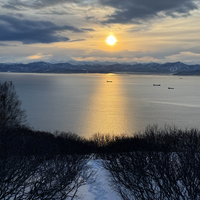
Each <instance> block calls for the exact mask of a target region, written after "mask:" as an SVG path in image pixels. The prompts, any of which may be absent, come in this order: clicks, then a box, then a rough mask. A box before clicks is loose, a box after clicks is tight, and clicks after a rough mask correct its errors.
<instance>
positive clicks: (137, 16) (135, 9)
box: [99, 0, 198, 24]
mask: <svg viewBox="0 0 200 200" xmlns="http://www.w3.org/2000/svg"><path fill="white" fill-rule="evenodd" d="M99 2H100V4H101V5H102V6H108V7H112V8H114V9H115V11H114V12H113V13H112V14H110V15H107V19H106V20H104V21H102V23H103V24H109V23H122V24H128V23H135V24H141V23H143V22H146V21H149V20H151V19H157V18H163V17H167V16H171V17H173V18H178V17H185V16H188V15H190V11H193V10H196V9H198V4H197V1H196V0H123V1H122V0H99Z"/></svg>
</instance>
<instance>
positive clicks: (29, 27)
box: [0, 15, 94, 44]
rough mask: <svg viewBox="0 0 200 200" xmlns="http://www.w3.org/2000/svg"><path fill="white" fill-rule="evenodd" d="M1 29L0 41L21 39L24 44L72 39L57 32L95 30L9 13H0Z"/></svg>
mask: <svg viewBox="0 0 200 200" xmlns="http://www.w3.org/2000/svg"><path fill="white" fill-rule="evenodd" d="M0 30H1V31H0V41H21V42H22V43H24V44H31V43H52V42H62V41H69V40H70V39H69V38H68V37H64V36H59V35H58V34H57V32H63V31H72V32H78V33H79V32H80V33H81V32H87V31H94V30H93V29H87V28H85V29H84V28H82V29H81V28H76V27H75V26H68V25H63V26H59V25H56V24H54V23H53V22H50V21H32V20H27V19H22V18H17V17H13V16H7V15H0Z"/></svg>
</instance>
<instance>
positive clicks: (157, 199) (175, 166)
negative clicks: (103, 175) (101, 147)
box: [102, 129, 200, 200]
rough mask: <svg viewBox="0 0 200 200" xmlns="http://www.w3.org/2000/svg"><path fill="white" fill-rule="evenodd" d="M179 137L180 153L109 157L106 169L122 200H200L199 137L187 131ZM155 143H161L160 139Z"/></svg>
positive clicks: (197, 134)
mask: <svg viewBox="0 0 200 200" xmlns="http://www.w3.org/2000/svg"><path fill="white" fill-rule="evenodd" d="M176 131H178V130H176ZM179 132H180V131H179ZM149 137H151V136H149ZM152 137H153V138H148V139H151V140H153V139H154V135H153V136H152ZM179 137H181V138H179V142H180V144H179V147H181V148H180V149H178V150H177V151H174V150H173V151H170V150H168V151H156V150H154V151H153V150H151V151H134V152H127V153H116V154H114V153H113V154H106V156H105V159H104V160H103V161H102V162H103V166H104V168H105V169H106V170H107V172H108V177H109V182H110V183H111V186H112V187H113V188H114V190H115V191H116V192H117V193H118V194H119V196H120V197H121V198H122V199H123V200H131V199H133V200H135V199H137V200H146V199H149V200H153V199H154V200H165V199H166V200H188V199H191V200H198V199H200V133H199V131H198V130H196V129H191V130H185V131H182V132H181V133H180V134H179ZM161 139H162V137H161ZM155 142H156V143H157V144H158V143H160V141H159V137H156V141H155ZM152 144H154V142H152Z"/></svg>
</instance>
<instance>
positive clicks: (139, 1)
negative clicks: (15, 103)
mask: <svg viewBox="0 0 200 200" xmlns="http://www.w3.org/2000/svg"><path fill="white" fill-rule="evenodd" d="M109 35H113V36H115V38H116V40H117V42H116V43H115V44H114V45H112V46H111V45H108V44H107V43H106V39H107V37H108V36H109ZM55 60H57V61H60V60H63V61H68V60H77V61H94V60H98V61H114V62H138V63H143V62H159V63H165V62H177V61H181V62H185V63H191V64H195V63H196V64H200V0H0V62H37V61H46V62H50V61H55Z"/></svg>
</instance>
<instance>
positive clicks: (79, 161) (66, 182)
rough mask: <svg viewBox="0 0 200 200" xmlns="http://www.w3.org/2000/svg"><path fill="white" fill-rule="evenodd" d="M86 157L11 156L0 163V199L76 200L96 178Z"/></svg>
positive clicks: (0, 160) (2, 159)
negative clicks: (89, 181) (80, 192)
mask: <svg viewBox="0 0 200 200" xmlns="http://www.w3.org/2000/svg"><path fill="white" fill-rule="evenodd" d="M86 163H87V156H75V155H73V156H72V155H69V156H64V157H60V156H56V157H52V158H46V157H43V156H25V157H23V156H10V157H7V158H1V159H0V165H1V166H0V199H2V200H9V199H23V200H37V199H38V200H44V199H45V200H47V199H49V200H57V199H60V200H66V199H70V200H73V199H77V198H78V196H77V191H78V189H79V188H80V187H81V186H82V185H84V184H86V182H87V181H88V180H89V179H90V177H91V176H92V175H93V174H94V172H93V170H91V169H90V168H88V167H87V165H86Z"/></svg>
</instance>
